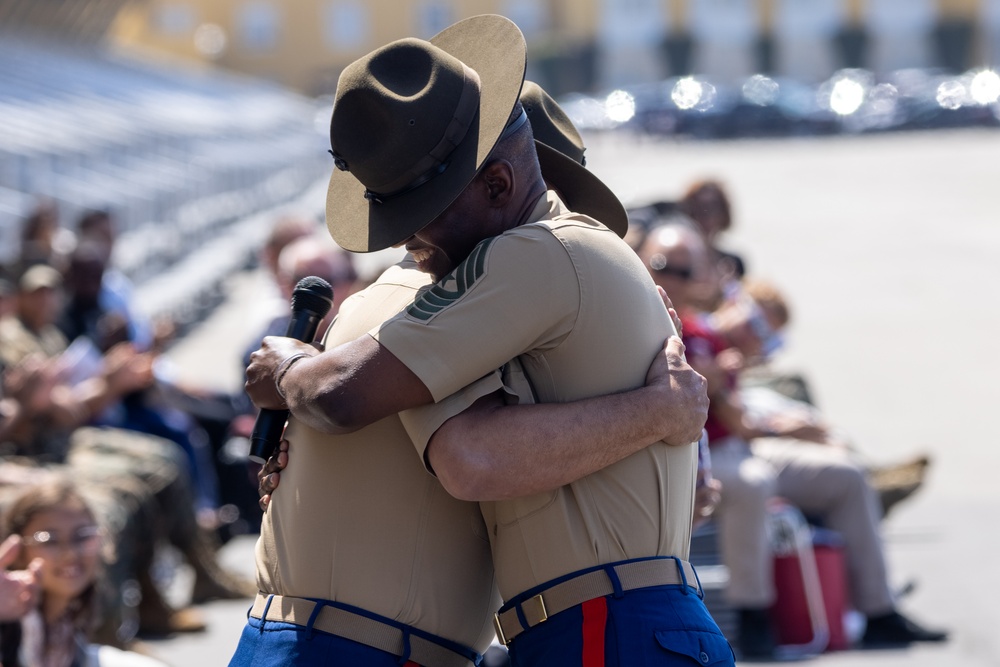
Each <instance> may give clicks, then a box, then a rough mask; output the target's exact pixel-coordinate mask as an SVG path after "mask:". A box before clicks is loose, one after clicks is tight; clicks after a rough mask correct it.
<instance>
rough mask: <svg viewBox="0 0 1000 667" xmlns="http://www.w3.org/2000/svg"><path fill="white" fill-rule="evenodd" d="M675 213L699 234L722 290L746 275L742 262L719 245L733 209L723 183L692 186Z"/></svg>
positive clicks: (711, 181)
mask: <svg viewBox="0 0 1000 667" xmlns="http://www.w3.org/2000/svg"><path fill="white" fill-rule="evenodd" d="M677 209H678V212H680V213H682V214H684V215H686V216H687V217H688V218H689V219H691V220H692V221H693V222H694V223H695V224H696V225H697V226H698V228H699V229H700V230H701V233H702V237H703V238H704V239H705V241H706V243H707V244H708V249H709V253H710V254H711V259H712V261H713V263H714V264H715V266H716V269H717V270H718V271H719V273H720V275H721V278H722V283H723V288H725V286H726V285H728V284H730V283H731V282H732V281H738V280H740V279H741V278H743V276H744V275H746V273H747V270H746V264H745V263H744V261H743V258H742V257H740V256H739V255H737V254H735V253H732V252H729V251H727V250H724V249H723V248H722V247H720V245H719V241H720V237H721V236H722V234H724V233H725V232H726V231H728V230H729V229H730V228H731V227H732V224H733V217H732V207H731V205H730V202H729V196H728V195H727V194H726V190H725V188H724V187H723V185H722V183H721V182H719V181H715V180H703V181H697V182H695V183H692V184H691V185H690V186H689V187H688V189H687V190H686V191H685V192H684V195H683V196H682V197H681V199H680V200H679V201H678V202H677Z"/></svg>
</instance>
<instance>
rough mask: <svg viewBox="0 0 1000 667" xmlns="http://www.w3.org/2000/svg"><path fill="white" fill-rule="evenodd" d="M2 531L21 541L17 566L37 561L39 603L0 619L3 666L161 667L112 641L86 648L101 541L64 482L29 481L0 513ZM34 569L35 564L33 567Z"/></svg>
mask: <svg viewBox="0 0 1000 667" xmlns="http://www.w3.org/2000/svg"><path fill="white" fill-rule="evenodd" d="M3 535H4V536H5V537H7V536H10V535H16V536H18V538H19V540H20V543H21V553H20V555H19V560H18V561H17V562H15V563H14V564H13V567H14V568H15V569H23V568H25V567H26V566H27V564H28V563H31V562H33V561H34V562H35V563H40V568H39V569H38V573H39V580H40V587H41V596H40V598H39V600H38V605H37V606H36V607H35V608H34V609H31V610H29V611H28V612H27V613H26V614H25V615H24V616H23V617H22V618H21V619H20V620H17V621H12V622H8V623H2V624H0V664H3V665H5V666H6V667H91V666H100V665H104V666H105V667H109V666H114V665H134V666H136V667H153V666H162V664H161V663H159V662H158V661H156V660H153V659H151V658H147V657H145V656H141V655H139V654H135V653H126V652H123V651H118V650H117V649H112V648H110V647H98V646H91V645H89V644H88V642H87V632H88V630H89V629H90V628H91V627H93V626H94V623H95V620H96V619H95V614H96V609H97V605H96V602H97V589H98V586H99V582H100V575H101V564H102V554H101V551H102V547H103V546H104V539H103V535H102V533H101V530H100V528H99V527H98V525H97V521H96V519H95V517H94V515H93V513H92V512H91V510H90V508H89V507H88V505H87V503H86V501H85V500H84V499H83V497H82V496H81V495H80V493H79V492H78V491H77V490H76V488H75V487H74V486H73V485H72V483H70V482H69V481H68V480H63V479H55V480H53V481H50V482H45V483H42V484H39V485H36V486H31V487H28V488H27V489H26V490H25V491H24V492H22V493H21V494H20V495H19V496H18V497H17V498H15V499H14V500H13V501H12V502H11V504H10V505H9V506H8V507H7V508H6V509H5V511H4V513H3ZM36 567H37V566H36Z"/></svg>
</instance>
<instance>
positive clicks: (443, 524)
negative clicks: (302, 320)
mask: <svg viewBox="0 0 1000 667" xmlns="http://www.w3.org/2000/svg"><path fill="white" fill-rule="evenodd" d="M428 282H429V279H428V277H427V276H426V275H424V274H421V273H419V272H418V271H416V269H415V268H413V267H412V264H408V265H397V266H396V267H393V268H390V269H389V270H388V271H386V272H385V273H384V274H383V275H382V276H381V277H380V278H379V279H378V281H376V282H375V283H374V284H373V285H371V286H370V287H368V288H367V289H365V290H364V291H363V292H361V293H359V294H357V295H354V296H352V297H350V298H349V299H347V300H346V301H345V302H344V304H343V306H342V307H341V310H340V314H339V315H338V318H337V320H336V321H335V322H334V324H333V325H332V326H331V327H330V330H329V332H328V333H327V336H326V344H327V345H328V346H335V345H338V344H340V343H344V342H347V341H350V340H353V339H354V338H356V337H357V336H359V335H363V334H364V333H365V332H366V331H367V330H368V329H370V328H371V327H373V326H375V325H377V324H378V323H380V322H382V321H384V320H385V319H387V318H389V317H390V316H392V315H394V314H395V313H397V312H399V311H400V310H401V309H402V308H404V307H406V306H408V305H409V304H410V303H412V301H413V299H414V297H415V296H416V294H417V291H418V289H419V288H421V287H424V286H426V285H427V283H428ZM285 435H286V437H287V439H288V440H289V465H288V467H287V468H286V469H285V470H284V471H283V472H282V473H281V484H280V485H279V487H278V489H277V490H276V491H275V493H274V496H273V498H272V501H271V504H270V506H269V508H268V510H267V512H266V513H265V515H264V520H263V525H262V526H261V536H260V539H259V540H258V542H257V548H256V557H257V580H258V585H259V587H260V590H261V591H263V592H265V593H278V594H283V595H294V596H298V597H309V598H323V599H328V600H336V601H339V602H343V603H346V604H350V605H354V606H357V607H361V608H363V609H366V610H368V611H371V612H374V613H376V614H381V615H382V616H386V617H389V618H392V619H395V620H397V621H401V622H403V623H407V624H409V625H413V626H415V627H417V628H420V629H421V630H425V631H427V632H431V633H434V634H436V635H439V636H443V637H446V638H448V639H451V640H453V641H457V642H459V643H461V644H464V645H466V646H470V647H473V648H475V649H477V650H478V651H480V652H482V651H484V650H485V649H486V647H487V646H488V645H489V643H490V641H491V639H492V638H493V629H492V622H491V612H492V611H493V610H494V609H495V608H496V606H497V604H499V602H498V598H497V595H496V589H495V584H494V578H493V567H492V562H491V558H490V551H489V542H488V540H487V536H486V529H485V526H484V524H483V519H482V516H481V514H480V512H479V507H478V505H477V504H475V503H468V502H461V501H458V500H455V499H454V498H452V497H451V496H449V495H448V494H447V492H445V491H444V489H443V488H442V487H441V485H440V484H439V483H438V481H437V480H436V479H435V478H434V477H432V476H431V475H430V474H428V473H427V471H426V470H424V467H423V465H422V463H421V460H420V457H419V456H417V455H416V454H415V452H414V450H413V444H412V442H411V441H410V438H409V437H408V436H407V434H406V431H405V430H404V429H403V427H402V425H401V423H400V420H399V417H397V416H392V417H388V418H386V419H383V420H381V421H379V422H376V423H375V424H372V425H370V426H368V427H366V428H364V429H361V430H359V431H357V432H355V433H351V434H349V435H343V436H332V435H328V434H325V433H320V432H317V431H314V430H313V429H311V428H309V427H308V426H306V425H305V424H303V423H301V422H299V421H297V420H295V419H294V418H292V419H291V420H290V421H289V424H288V428H287V429H286V431H285Z"/></svg>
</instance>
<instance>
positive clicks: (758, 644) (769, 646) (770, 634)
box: [736, 609, 775, 661]
mask: <svg viewBox="0 0 1000 667" xmlns="http://www.w3.org/2000/svg"><path fill="white" fill-rule="evenodd" d="M774 644H775V642H774V631H773V629H772V627H771V617H770V615H769V614H768V611H767V610H766V609H740V610H739V631H738V632H737V635H736V648H737V650H738V651H739V654H740V657H741V658H742V659H743V660H748V661H755V660H770V659H772V658H774Z"/></svg>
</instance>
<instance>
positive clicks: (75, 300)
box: [0, 201, 356, 665]
mask: <svg viewBox="0 0 1000 667" xmlns="http://www.w3.org/2000/svg"><path fill="white" fill-rule="evenodd" d="M115 228H116V221H115V219H114V215H113V214H112V213H111V212H110V211H102V210H93V211H88V212H86V213H84V214H83V215H82V216H81V217H80V218H79V219H78V220H75V221H73V224H72V225H71V226H68V227H66V226H63V225H62V224H61V221H60V217H59V211H58V209H57V208H56V206H55V205H54V204H53V203H51V202H49V201H40V202H39V203H38V205H37V206H36V208H35V209H34V210H33V211H32V212H31V213H30V215H28V216H27V217H26V219H25V220H24V221H23V225H22V242H21V247H20V252H19V254H18V257H17V260H16V261H15V262H12V263H11V264H9V265H7V266H4V267H2V273H0V390H2V393H0V525H2V528H0V537H2V538H6V541H5V542H4V543H3V546H2V547H0V567H2V568H3V569H5V570H7V571H6V572H4V574H3V578H2V579H0V598H2V600H0V650H2V652H3V655H2V656H0V664H4V665H17V664H24V665H34V664H39V665H40V664H45V665H50V664H51V665H57V664H58V665H62V664H67V665H68V664H91V663H86V662H73V659H74V656H75V657H77V658H80V659H81V660H82V656H84V654H85V653H86V651H87V650H89V649H92V648H94V647H97V646H106V647H113V648H107V649H104V650H106V651H112V650H116V649H117V650H118V651H119V653H117V654H115V655H114V656H111V657H108V656H105V657H104V662H102V663H101V664H118V663H117V662H114V660H115V659H118V660H121V659H122V656H128V659H129V660H132V659H134V660H136V661H137V662H135V663H133V662H127V661H126V662H124V663H122V664H146V662H142V661H143V659H144V658H143V657H142V656H141V655H139V654H138V653H135V652H130V653H122V652H121V650H123V649H135V648H136V647H141V646H142V644H141V642H139V641H138V640H139V639H141V638H143V637H156V636H163V635H169V634H173V633H177V632H197V631H202V630H204V629H205V621H204V619H203V617H202V615H201V614H200V613H199V612H198V610H197V609H196V606H197V605H198V604H200V603H203V602H205V601H208V600H212V599H236V598H245V597H249V596H251V595H253V594H254V593H255V592H256V586H255V585H254V584H253V582H251V581H248V580H244V579H243V578H241V577H240V576H237V575H235V574H233V573H231V572H228V571H226V570H225V569H224V568H222V567H221V566H220V565H219V562H218V549H219V547H220V546H221V545H222V544H223V543H224V542H225V541H226V540H227V539H229V538H230V537H232V535H233V534H236V533H240V532H252V531H254V530H256V528H257V527H258V526H259V521H260V510H259V507H258V504H257V480H256V470H255V469H254V468H253V467H252V465H251V464H250V463H249V461H248V460H247V456H246V455H247V438H248V437H249V435H250V431H251V430H252V426H253V420H254V417H255V411H254V408H253V406H252V405H251V404H250V403H249V401H248V400H247V399H246V396H245V394H244V393H243V392H242V390H240V391H239V392H236V393H235V394H233V395H220V394H219V393H218V392H217V391H206V390H205V389H203V388H200V387H190V386H184V385H182V384H179V383H178V382H177V381H176V380H174V379H173V378H175V377H176V375H177V374H176V373H175V372H173V371H172V370H171V368H170V366H169V362H168V360H167V359H166V358H165V357H164V355H163V353H164V351H165V350H166V349H167V348H168V347H169V346H170V344H171V343H172V341H173V340H174V337H175V334H176V330H175V327H174V326H173V324H172V322H170V321H169V320H168V319H160V320H156V321H151V320H149V319H148V318H146V317H145V316H144V315H142V313H141V312H140V310H139V309H137V308H136V307H135V302H134V301H135V297H134V288H133V286H132V285H131V284H130V282H129V280H128V278H127V277H126V276H125V275H123V274H122V273H120V272H119V271H117V270H116V269H115V268H114V264H113V261H112V257H113V251H114V242H115ZM318 231H319V223H318V222H317V221H316V220H312V219H309V218H305V217H295V216H287V217H283V218H281V219H279V220H278V221H277V223H276V224H275V225H274V229H273V231H272V233H271V235H270V237H269V238H268V241H267V243H266V245H265V247H264V248H263V249H262V250H261V261H262V263H263V264H264V265H265V266H266V267H267V269H268V271H269V274H270V276H271V277H272V279H273V281H274V287H275V289H274V299H273V311H274V314H273V321H271V322H269V323H268V326H267V327H266V329H265V330H264V331H261V332H260V334H259V336H257V337H256V338H255V339H253V341H252V346H251V349H255V348H256V347H257V344H258V343H259V341H260V338H262V337H263V336H264V335H266V334H268V333H272V332H273V333H278V334H283V333H284V326H285V325H286V324H287V319H288V310H289V309H288V297H289V296H290V294H291V291H292V289H293V287H294V285H295V283H296V282H297V281H298V280H299V279H301V278H302V277H304V276H309V275H316V276H320V277H323V278H325V279H327V280H329V281H330V282H331V284H333V285H334V286H335V287H337V288H338V289H337V303H338V304H339V302H340V301H341V300H342V299H343V298H344V297H345V296H346V295H347V294H348V293H350V291H351V285H352V284H353V283H354V281H355V278H356V276H355V272H354V269H353V266H352V263H351V260H350V257H349V256H348V255H347V254H346V253H345V252H344V251H343V250H341V249H340V248H339V247H337V246H336V245H335V244H334V243H333V241H332V240H331V239H330V238H329V235H328V234H327V233H326V231H325V229H323V230H322V234H318V233H317V232H318ZM265 301H266V299H265ZM334 312H335V310H334ZM332 315H333V312H331V315H330V317H332ZM232 354H233V356H234V361H235V357H237V356H240V354H241V352H240V350H234V351H233V353H232ZM247 354H249V352H247ZM178 562H180V563H183V564H184V565H186V566H187V567H189V568H190V569H191V570H192V571H193V573H194V578H193V584H192V587H191V590H190V591H189V593H188V595H187V596H186V600H187V601H188V603H189V606H185V607H183V608H179V609H178V608H174V606H172V605H171V604H170V603H168V601H167V600H168V597H169V596H168V595H167V589H168V587H169V586H170V585H171V583H172V582H171V581H170V577H169V576H168V577H164V576H163V572H164V571H165V570H169V569H170V568H169V567H165V566H164V564H165V563H166V564H168V565H169V564H171V563H173V564H174V566H175V567H176V564H177V563H178ZM88 647H89V648H88ZM115 656H117V658H116V657H115Z"/></svg>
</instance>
